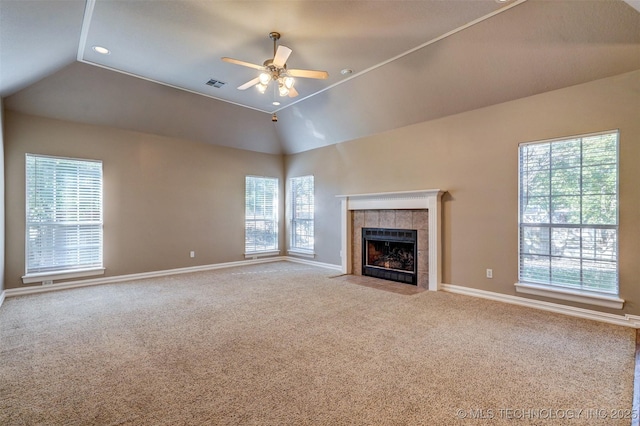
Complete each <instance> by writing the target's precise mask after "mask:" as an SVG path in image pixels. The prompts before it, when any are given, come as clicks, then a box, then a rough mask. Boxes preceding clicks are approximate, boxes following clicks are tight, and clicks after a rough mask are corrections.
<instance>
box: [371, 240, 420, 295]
mask: <svg viewBox="0 0 640 426" xmlns="http://www.w3.org/2000/svg"><path fill="white" fill-rule="evenodd" d="M417 254H418V231H416V230H408V229H384V228H362V275H368V276H371V277H376V278H382V279H385V280H390V281H397V282H401V283H406V284H413V285H417V272H418V269H417Z"/></svg>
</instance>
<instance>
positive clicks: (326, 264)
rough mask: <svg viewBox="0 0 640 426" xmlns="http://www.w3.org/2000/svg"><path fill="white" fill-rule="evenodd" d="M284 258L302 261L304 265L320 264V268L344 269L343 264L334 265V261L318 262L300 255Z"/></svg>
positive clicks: (290, 260) (296, 261) (294, 261)
mask: <svg viewBox="0 0 640 426" xmlns="http://www.w3.org/2000/svg"><path fill="white" fill-rule="evenodd" d="M284 260H286V261H287V262H293V263H302V264H304V265H311V266H318V267H320V268H326V269H331V270H334V271H338V272H340V271H342V265H334V264H332V263H323V262H317V261H315V260H309V259H303V258H300V257H292V256H286V257H285V259H284Z"/></svg>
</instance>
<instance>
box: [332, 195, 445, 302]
mask: <svg viewBox="0 0 640 426" xmlns="http://www.w3.org/2000/svg"><path fill="white" fill-rule="evenodd" d="M445 192H446V191H443V190H440V189H425V190H415V191H399V192H382V193H372V194H350V195H338V196H337V197H338V198H340V200H341V203H340V210H341V230H342V239H341V246H340V247H341V249H340V257H341V267H340V270H341V271H342V273H343V274H361V273H362V265H361V261H362V254H361V250H362V235H361V234H360V232H356V230H357V231H360V230H361V228H364V227H370V228H373V227H378V228H384V229H392V228H393V229H409V230H412V229H415V230H417V231H418V243H417V245H418V248H417V250H418V254H417V261H416V262H415V263H416V264H417V285H418V287H422V288H425V289H429V290H432V291H437V290H438V287H439V286H440V282H441V271H442V264H441V244H440V238H441V219H440V216H441V199H442V195H443V194H444V193H445ZM383 210H387V211H389V212H388V214H387V213H385V212H383ZM390 210H394V213H393V216H394V219H393V220H391V212H390ZM358 228H360V229H358Z"/></svg>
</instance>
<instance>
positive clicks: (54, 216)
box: [26, 154, 102, 275]
mask: <svg viewBox="0 0 640 426" xmlns="http://www.w3.org/2000/svg"><path fill="white" fill-rule="evenodd" d="M26 213H27V217H26V273H27V275H29V274H36V273H46V272H61V271H77V270H81V269H91V268H101V267H102V162H100V161H94V160H76V159H69V158H57V157H47V156H40V155H32V154H27V155H26Z"/></svg>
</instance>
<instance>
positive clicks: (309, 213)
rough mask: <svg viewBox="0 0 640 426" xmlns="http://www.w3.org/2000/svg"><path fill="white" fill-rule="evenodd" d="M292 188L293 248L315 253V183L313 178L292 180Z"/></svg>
mask: <svg viewBox="0 0 640 426" xmlns="http://www.w3.org/2000/svg"><path fill="white" fill-rule="evenodd" d="M289 182H290V188H291V248H292V249H296V250H302V251H309V252H312V251H313V244H314V241H313V239H314V218H313V215H314V199H313V192H314V182H313V176H302V177H295V178H291V179H290V181H289Z"/></svg>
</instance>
